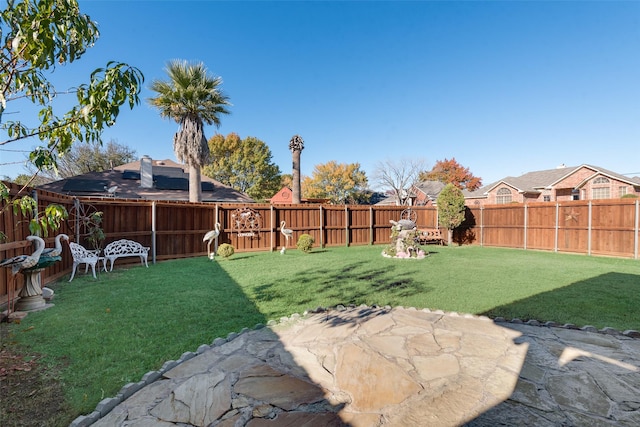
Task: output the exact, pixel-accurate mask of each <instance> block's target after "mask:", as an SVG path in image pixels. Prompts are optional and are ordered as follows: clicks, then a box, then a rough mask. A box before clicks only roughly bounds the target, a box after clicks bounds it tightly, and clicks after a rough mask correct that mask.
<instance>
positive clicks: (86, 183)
mask: <svg viewBox="0 0 640 427" xmlns="http://www.w3.org/2000/svg"><path fill="white" fill-rule="evenodd" d="M185 169H186V170H185ZM201 180H202V201H203V202H220V203H253V202H254V200H253V199H251V198H250V197H249V196H247V195H246V194H245V193H242V192H240V191H237V190H234V189H233V188H231V187H228V186H226V185H224V184H222V183H220V182H218V181H216V180H215V179H212V178H209V177H207V176H204V175H202V176H201ZM38 188H41V189H43V190H47V191H52V192H54V193H60V194H67V195H72V196H92V197H119V198H127V199H146V200H178V201H189V173H188V167H187V166H185V165H181V164H179V163H176V162H174V161H172V160H152V159H151V158H150V157H148V156H144V157H142V159H140V160H138V161H135V162H131V163H127V164H124V165H120V166H117V167H114V168H113V169H112V170H109V171H104V172H90V173H86V174H83V175H78V176H74V177H72V178H67V179H62V180H59V181H54V182H50V183H48V184H43V185H40V186H39V187H38Z"/></svg>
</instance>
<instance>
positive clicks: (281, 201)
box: [269, 187, 329, 205]
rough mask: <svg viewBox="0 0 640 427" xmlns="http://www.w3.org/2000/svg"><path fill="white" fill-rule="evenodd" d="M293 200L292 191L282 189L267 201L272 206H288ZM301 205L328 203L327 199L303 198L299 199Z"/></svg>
mask: <svg viewBox="0 0 640 427" xmlns="http://www.w3.org/2000/svg"><path fill="white" fill-rule="evenodd" d="M292 200H293V190H291V188H289V187H282V188H281V189H280V191H278V192H277V193H276V194H275V195H274V196H273V197H272V198H271V199H269V201H270V203H271V204H272V205H290V204H291V203H292V202H291V201H292ZM300 202H301V203H321V204H325V203H329V199H307V198H305V197H303V198H301V199H300Z"/></svg>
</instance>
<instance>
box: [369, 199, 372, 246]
mask: <svg viewBox="0 0 640 427" xmlns="http://www.w3.org/2000/svg"><path fill="white" fill-rule="evenodd" d="M369 244H370V245H373V206H369Z"/></svg>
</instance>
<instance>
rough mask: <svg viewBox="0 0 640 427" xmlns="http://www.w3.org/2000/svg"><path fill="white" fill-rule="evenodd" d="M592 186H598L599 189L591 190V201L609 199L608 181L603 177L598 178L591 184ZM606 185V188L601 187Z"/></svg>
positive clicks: (593, 188)
mask: <svg viewBox="0 0 640 427" xmlns="http://www.w3.org/2000/svg"><path fill="white" fill-rule="evenodd" d="M591 184H592V185H600V187H592V188H591V198H592V199H610V198H611V191H610V186H609V180H608V179H607V178H605V177H604V176H599V177H597V178H596V179H594V180H593V181H592V182H591ZM602 185H606V187H604V186H602Z"/></svg>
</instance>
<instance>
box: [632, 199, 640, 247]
mask: <svg viewBox="0 0 640 427" xmlns="http://www.w3.org/2000/svg"><path fill="white" fill-rule="evenodd" d="M639 202H640V201H638V200H637V199H636V203H635V204H636V218H635V220H636V223H635V227H634V230H633V258H634V259H638V227H639V226H640V224H639V223H638V221H640V204H639Z"/></svg>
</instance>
